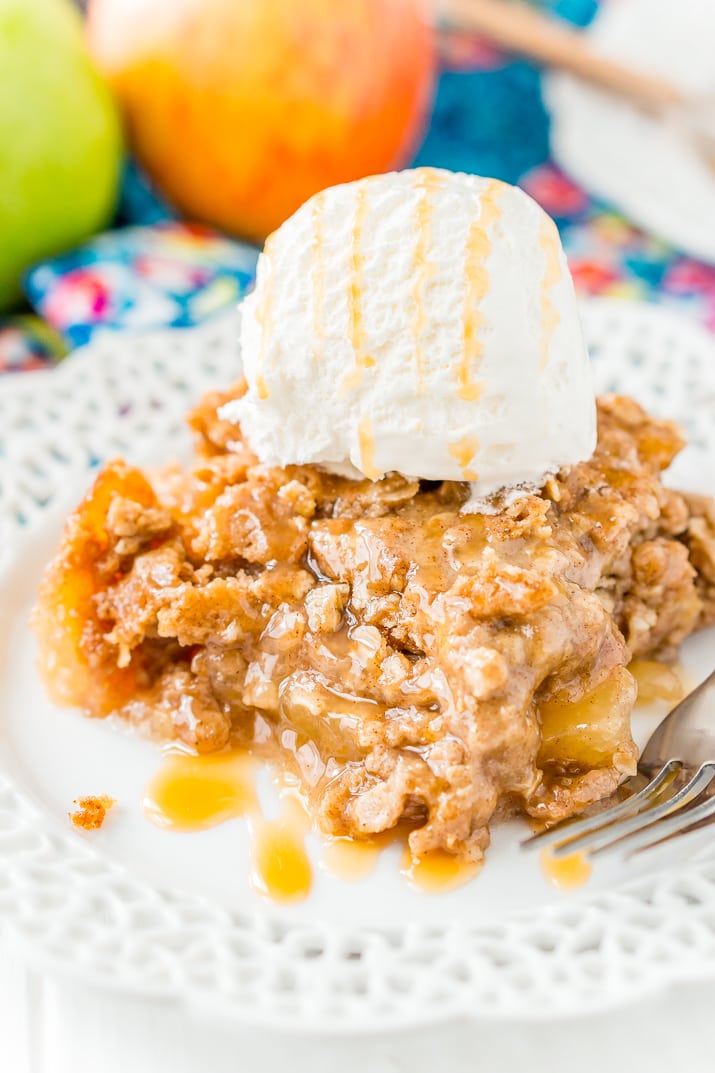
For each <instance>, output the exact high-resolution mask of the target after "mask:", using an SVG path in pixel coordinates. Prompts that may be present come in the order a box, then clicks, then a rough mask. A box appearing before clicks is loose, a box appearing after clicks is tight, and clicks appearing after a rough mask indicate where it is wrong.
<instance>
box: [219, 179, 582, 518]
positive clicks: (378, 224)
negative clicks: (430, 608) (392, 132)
mask: <svg viewBox="0 0 715 1073" xmlns="http://www.w3.org/2000/svg"><path fill="white" fill-rule="evenodd" d="M242 310H243V312H242V317H241V347H242V355H243V363H244V372H245V376H246V380H247V382H248V391H247V394H246V395H245V396H244V397H243V398H241V399H239V400H237V401H235V402H232V403H229V404H228V405H227V406H225V407H224V409H223V412H222V416H224V417H226V418H228V419H230V420H234V421H239V422H240V424H241V428H242V431H243V434H244V436H245V437H246V439H247V441H248V443H249V444H250V446H251V448H252V449H253V450H254V451H255V453H256V454H257V455H258V457H259V458H260V459H261V460H263V461H264V462H267V463H269V464H277V465H287V464H290V463H301V464H302V463H321V464H323V465H324V466H326V467H328V468H332V469H335V470H337V471H338V472H344V473H347V474H349V475H353V476H358V477H360V476H362V475H364V476H365V477H368V478H370V479H373V480H375V479H378V478H379V477H381V476H382V475H383V474H384V473H385V472H387V471H388V470H396V471H399V472H401V473H404V474H407V475H410V476H416V477H422V478H430V479H435V480H460V481H469V482H471V483H472V485H473V489H472V500H471V501H472V503H473V504H475V505H478V504H479V503H480V501H481V500H483V498H484V497H487V496H489V495H491V494H492V493H494V492H496V491H499V490H502V489H505V488H507V489H508V488H515V487H519V486H525V487H532V488H533V487H535V486H541V485H542V484H543V482H544V480H545V477H546V476H547V475H548V474H550V473H553V472H555V471H556V470H557V469H559V468H560V467H561V466H564V465H567V464H570V463H575V462H578V461H581V460H583V459H585V458H588V457H589V456H590V455H591V453H592V451H593V449H594V446H595V440H596V416H595V400H594V393H593V388H592V384H591V373H590V367H589V361H588V356H587V353H586V349H585V346H584V342H583V337H582V334H581V327H580V324H579V318H578V312H577V308H576V300H575V296H574V290H573V283H572V280H571V276H570V274H569V270H568V267H567V265H566V260H565V258H564V253H563V250H562V248H561V243H560V240H559V236H558V232H557V230H556V227H555V225H554V223H553V221H552V220H551V219H550V218H549V217H548V216H547V215H546V214H545V213H544V212H543V211H542V210H541V209H540V208H539V206H538V205H537V204H536V202H534V201H533V200H532V199H531V198H530V197H528V196H527V195H526V194H525V193H523V192H522V191H521V190H519V189H517V188H516V187H513V186H509V185H507V184H505V183H502V182H499V181H497V180H495V179H483V178H480V177H478V176H474V175H460V174H454V173H452V172H448V171H441V170H437V169H433V168H418V169H415V170H412V171H402V172H396V173H393V174H388V175H380V176H376V177H373V178H368V179H362V180H360V181H358V182H352V183H347V184H345V185H342V186H335V187H332V188H330V189H328V190H324V191H323V192H322V193H320V194H317V195H316V196H315V197H313V198H311V199H310V200H309V201H307V202H306V203H305V204H304V205H303V206H302V207H301V208H300V209H298V211H297V212H296V213H295V214H294V215H293V216H291V217H290V219H289V220H287V221H286V222H285V223H284V224H283V225H282V226H281V227H280V228H279V229H278V230H277V231H276V232H275V233H274V234H273V235H271V236H270V238H269V239H268V241H267V242H266V246H265V249H264V251H263V253H262V255H261V257H260V259H259V263H258V272H257V281H256V288H255V290H254V292H253V293H252V294H251V295H250V296H249V297H248V298H247V299H246V300H245V301H244V303H243V307H242Z"/></svg>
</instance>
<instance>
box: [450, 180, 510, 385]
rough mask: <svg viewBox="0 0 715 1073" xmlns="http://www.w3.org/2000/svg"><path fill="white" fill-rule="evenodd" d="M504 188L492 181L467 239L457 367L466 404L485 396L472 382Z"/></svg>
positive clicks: (480, 354)
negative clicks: (491, 232)
mask: <svg viewBox="0 0 715 1073" xmlns="http://www.w3.org/2000/svg"><path fill="white" fill-rule="evenodd" d="M503 191H504V184H503V183H501V182H499V180H498V179H492V181H491V182H490V183H489V185H488V186H487V188H486V190H485V192H484V194H483V195H482V211H481V213H480V215H479V217H478V218H477V219H476V220H475V221H474V222H473V224H472V226H471V227H470V229H469V234H468V236H467V260H466V264H465V282H466V287H465V292H464V315H463V335H462V357H461V360H460V362H459V365H458V367H457V383H458V387H457V395H458V396H459V398H460V399H464V400H465V401H466V402H474V401H475V400H476V399H478V398H479V396H480V395H481V394H482V390H483V389H482V387H481V385H480V384H478V383H477V382H476V381H475V380H474V379H473V373H474V370H475V369H476V368H478V366H479V363H480V361H481V358H482V354H483V351H484V346H483V343H482V341H481V339H480V338H479V333H480V330H481V328H482V326H483V324H484V314H483V313H482V311H481V309H480V306H481V302H482V299H483V298H484V295H485V294H486V292H487V289H488V287H489V273H488V272H487V269H486V260H487V257H488V256H489V253H490V251H491V248H492V243H491V240H490V238H489V230H490V229H491V228H492V227H493V226H494V224H495V223H496V222H497V220H498V219H499V217H500V216H501V207H500V206H499V200H500V197H501V195H502V194H503Z"/></svg>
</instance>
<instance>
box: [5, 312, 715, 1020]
mask: <svg viewBox="0 0 715 1073" xmlns="http://www.w3.org/2000/svg"><path fill="white" fill-rule="evenodd" d="M584 312H585V322H586V328H587V334H588V336H589V339H590V341H591V347H592V352H593V354H594V357H595V362H596V371H597V378H598V380H599V382H600V385H601V387H603V388H605V389H612V388H622V389H624V390H627V391H629V392H631V393H632V394H634V395H635V396H636V397H638V398H640V399H641V400H642V401H643V402H644V403H646V404H647V405H648V406H649V408H650V409H651V410H653V411H655V412H658V413H661V414H667V415H670V416H674V417H676V418H678V419H680V420H682V421H683V422H684V423H685V424H686V425H687V426H688V430H689V434H690V435H691V439H692V445H691V446H690V447H689V448H688V450H687V451H686V452H685V453H684V456H683V459H682V461H681V462H680V463H679V464H678V470H679V472H678V473H677V474H676V476H677V478H678V480H679V481H680V482H681V483H684V484H688V485H690V486H691V487H696V488H704V489H707V488H708V486H709V489H710V490H711V491H715V480H714V479H713V474H714V471H715V421H714V420H713V416H714V415H715V345H714V344H713V340H712V338H711V337H710V336H708V335H706V334H705V333H703V332H701V331H700V330H699V329H697V328H695V327H693V326H692V325H690V324H688V323H687V322H684V321H682V320H679V319H676V318H674V317H673V316H672V315H671V314H664V313H662V312H660V311H658V310H657V309H654V308H652V307H641V306H628V305H625V304H621V303H610V302H603V301H600V302H591V303H589V304H588V305H587V306H586V307H585V310H584ZM234 340H235V324H234V321H233V318H232V317H228V318H224V319H222V320H219V321H214V322H212V323H211V324H210V325H209V326H208V327H205V328H202V329H200V330H195V331H184V332H170V333H162V334H158V335H147V336H130V335H110V336H106V337H104V338H103V339H101V340H100V341H98V342H97V343H95V344H93V345H92V346H91V347H89V348H87V349H86V350H84V351H83V352H80V353H78V354H76V355H75V356H73V357H72V358H71V359H69V360H68V361H67V362H66V363H65V364H64V365H63V366H62V367H61V368H60V369H59V370H57V371H56V372H53V373H51V374H37V375H35V374H33V375H27V376H22V377H19V378H16V379H7V380H4V381H2V383H1V384H0V524H3V525H4V532H3V534H2V540H1V542H0V548H1V549H2V552H3V554H4V559H5V563H4V571H3V572H2V575H1V576H0V600H1V601H2V602H1V604H0V606H1V607H2V617H1V620H0V653H1V655H0V661H1V662H0V672H1V673H0V923H1V924H2V925H3V926H4V931H5V932H6V933H7V934H9V935H11V936H12V937H14V938H15V939H17V940H20V941H22V942H23V943H24V945H25V948H26V949H27V951H28V953H29V954H30V955H31V956H33V957H34V958H36V959H38V960H39V961H40V963H41V964H44V965H51V966H53V967H55V968H59V969H61V970H63V971H65V972H72V973H75V974H78V975H79V976H81V977H82V978H84V979H91V980H94V981H96V982H97V983H101V984H103V985H108V986H113V987H119V988H122V989H125V990H128V991H131V992H133V993H140V994H141V993H145V994H154V995H161V996H166V997H168V996H174V997H179V998H181V999H183V1000H184V1001H185V1002H187V1003H188V1004H190V1005H191V1006H192V1007H194V1008H196V1007H200V1008H204V1009H206V1010H208V1011H211V1012H213V1013H222V1014H227V1015H229V1016H231V1017H233V1018H234V1019H235V1018H244V1019H248V1020H251V1021H254V1022H262V1023H271V1024H275V1025H277V1024H282V1025H287V1024H291V1025H294V1026H300V1027H302V1028H304V1029H306V1030H308V1029H316V1030H317V1029H320V1030H321V1031H325V1030H326V1028H327V1029H328V1030H332V1031H355V1030H356V1028H358V1027H360V1026H364V1027H366V1028H368V1027H370V1028H378V1027H381V1028H388V1027H396V1026H398V1025H406V1024H416V1023H419V1024H422V1025H424V1024H426V1023H429V1022H430V1021H435V1020H439V1019H444V1018H446V1017H452V1016H456V1015H464V1014H475V1015H477V1014H478V1015H480V1016H505V1015H520V1016H530V1017H544V1016H549V1015H554V1014H563V1013H564V1012H568V1011H574V1012H575V1011H580V1010H584V1009H586V1008H588V1009H594V1008H596V1007H604V1006H607V1005H612V1004H614V1003H620V1002H622V1001H624V1000H625V999H628V998H633V997H635V996H636V995H637V994H641V993H643V992H644V991H648V990H653V989H654V988H657V987H660V986H662V985H664V984H666V983H667V982H669V981H672V980H674V979H677V978H684V977H687V978H691V977H697V976H701V975H703V974H707V975H713V976H715V958H713V948H714V946H715V938H714V937H713V928H714V927H715V865H714V864H713V863H712V861H710V860H708V859H704V860H702V861H700V862H698V863H693V860H692V856H693V853H694V851H695V849H699V848H700V847H701V845H702V843H703V839H704V838H705V837H706V836H703V835H700V836H699V837H698V839H697V841H696V842H695V843H693V842H690V843H688V846H687V856H688V858H689V860H688V864H687V866H684V867H683V868H682V869H681V870H679V871H674V870H673V869H672V868H671V869H670V871H669V872H666V873H659V872H658V871H657V868H658V867H659V863H660V862H659V861H658V860H657V859H655V858H652V857H651V858H648V859H647V860H645V861H644V862H643V863H642V864H641V869H642V871H641V873H640V874H639V875H635V873H632V872H630V871H628V870H627V869H626V868H625V866H621V865H618V866H615V869H612V871H611V872H610V873H597V874H596V875H595V876H594V878H593V880H592V881H591V882H590V883H589V884H588V886H587V887H586V888H584V889H583V890H582V891H580V892H577V893H573V894H570V895H569V894H563V893H559V892H557V891H554V890H553V889H552V888H551V887H550V886H548V885H547V883H546V882H545V880H544V879H543V878H542V876H541V873H540V871H539V868H538V864H537V862H536V861H535V860H534V859H533V858H531V857H528V856H526V855H523V854H521V853H520V852H519V851H518V850H517V845H516V842H517V837H518V834H519V833H520V830H521V829H520V828H518V826H510V827H502V828H498V829H497V830H496V831H495V832H494V836H495V837H494V845H493V847H492V849H491V850H490V852H489V856H488V860H487V865H486V867H485V869H484V871H483V873H482V874H481V876H480V877H479V878H478V879H477V880H475V881H474V882H473V883H471V884H469V885H468V886H465V887H463V888H461V889H460V890H458V891H455V892H453V893H451V894H445V895H440V896H428V895H424V894H419V893H417V892H415V891H412V890H411V889H410V888H408V887H407V886H406V884H405V883H404V881H403V880H402V879H401V877H400V876H399V874H398V869H397V860H396V851H395V854H393V853H391V852H390V851H389V850H388V851H386V852H385V853H384V854H383V856H382V858H381V861H380V864H379V867H378V871H377V873H376V874H375V875H374V876H373V877H370V878H369V879H366V880H364V881H362V882H359V883H347V882H345V881H341V880H338V879H335V878H332V877H330V876H329V875H327V874H325V873H323V872H321V871H319V870H318V871H317V880H316V885H315V890H314V892H313V893H312V894H311V896H310V898H309V899H308V900H307V901H306V902H305V903H303V904H302V905H299V906H296V907H291V908H279V907H276V906H270V905H266V904H264V903H262V902H260V901H259V900H258V898H257V896H256V895H255V894H253V892H252V891H251V889H250V886H249V884H248V881H247V872H248V868H247V859H248V850H247V842H246V833H245V829H244V827H243V824H242V821H240V820H235V821H231V822H230V823H227V824H224V825H223V826H222V827H219V828H215V829H214V830H212V831H209V832H204V833H201V834H176V833H169V832H162V831H159V830H158V829H156V828H154V827H153V826H151V825H150V824H149V823H148V822H147V821H146V820H145V818H144V817H143V815H142V812H141V798H142V790H143V787H144V785H145V783H146V781H147V780H148V778H149V776H150V775H151V774H152V773H153V771H154V770H155V769H156V767H157V764H158V750H157V749H156V747H155V746H153V745H151V744H149V743H147V742H143V741H140V740H137V739H136V738H133V737H132V736H130V735H129V734H127V733H126V732H122V731H121V730H119V729H117V728H113V727H110V726H108V725H106V724H104V723H100V722H93V721H90V720H86V719H83V718H82V717H81V716H79V715H78V714H77V713H74V712H71V711H63V710H57V709H55V708H53V706H52V705H51V704H50V703H49V702H48V701H47V699H46V698H45V695H44V693H43V690H42V688H41V686H40V684H39V681H38V678H37V675H36V673H35V670H34V666H33V659H34V648H33V643H32V639H31V636H30V633H29V630H28V627H27V615H28V609H29V607H30V605H31V602H32V600H33V598H34V590H35V588H36V585H37V581H38V578H39V576H40V573H41V570H42V567H43V565H44V563H45V562H46V560H47V558H48V556H49V555H50V554H51V552H52V550H53V547H54V546H55V544H56V541H57V539H58V534H59V529H60V526H61V520H62V518H63V516H64V514H65V512H66V510H67V507H68V505H69V504H71V503H74V502H75V501H76V499H77V497H78V495H79V494H80V492H81V491H82V490H83V489H84V488H85V487H86V485H87V483H88V482H89V480H90V479H91V473H90V470H89V464H90V463H91V462H92V461H95V462H96V460H98V459H104V458H107V457H110V456H112V455H115V454H117V453H122V454H125V455H128V456H129V457H130V458H134V459H137V460H139V461H156V459H157V458H158V457H162V456H163V457H164V458H167V459H168V458H170V457H172V456H176V455H177V454H179V455H181V454H183V453H185V451H186V449H187V440H186V437H185V436H184V433H183V432H182V430H181V418H182V415H183V413H184V411H185V410H186V409H187V407H188V405H189V404H190V403H191V401H192V400H193V399H194V398H196V396H197V395H198V394H199V393H200V392H201V391H202V390H204V389H205V388H209V387H213V386H216V385H218V384H226V383H228V382H230V381H231V379H232V378H233V377H234V376H235V375H236V372H237V367H238V356H237V353H236V349H235V343H234ZM712 650H713V632H712V631H708V632H707V633H703V634H701V635H699V636H698V637H696V638H694V639H692V640H691V641H690V642H689V643H688V644H687V646H686V648H685V653H684V662H685V664H686V667H687V669H688V671H689V673H690V674H691V675H692V677H693V678H694V679H699V678H702V677H704V675H705V674H706V673H707V671H708V670H709V669H710V666H711V663H712ZM653 718H654V717H653V716H650V717H645V718H644V719H641V724H644V723H645V724H650V725H652V723H653ZM648 729H649V726H648V725H641V727H640V732H641V733H647V732H648ZM84 793H109V794H111V795H112V796H114V797H116V798H117V800H118V801H119V806H118V808H117V809H116V812H115V813H113V814H112V815H111V822H108V823H107V824H106V826H105V827H104V828H103V829H102V830H101V831H98V832H94V833H91V834H83V833H80V832H75V831H74V830H73V829H72V828H71V827H70V825H69V822H68V820H67V818H66V812H67V809H68V807H69V805H70V803H71V801H72V799H73V798H75V797H76V796H78V795H79V794H84ZM624 884H625V886H624Z"/></svg>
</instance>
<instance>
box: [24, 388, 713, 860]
mask: <svg viewBox="0 0 715 1073" xmlns="http://www.w3.org/2000/svg"><path fill="white" fill-rule="evenodd" d="M242 390H243V389H242V387H238V388H237V389H236V391H235V392H234V393H233V394H213V395H210V396H207V397H206V398H205V399H204V401H203V402H202V403H201V405H200V406H199V407H198V408H197V410H196V411H195V412H194V413H193V415H191V417H190V424H191V426H192V428H193V429H194V432H195V434H196V441H197V457H196V461H195V462H194V464H193V465H192V466H191V468H190V469H189V470H188V471H181V470H179V469H176V468H173V469H169V470H167V471H165V472H163V473H160V474H158V475H154V476H152V478H151V479H149V477H147V476H146V475H144V474H143V473H142V472H140V471H139V470H137V469H134V468H132V467H129V466H127V465H126V464H124V463H123V462H120V461H117V462H113V463H110V464H109V465H107V466H106V467H105V468H104V469H103V470H102V472H101V473H100V475H99V476H98V478H97V481H96V482H95V485H94V487H93V489H92V490H91V491H90V493H89V494H88V496H87V497H86V499H85V500H84V502H83V503H82V504H81V505H80V507H79V508H78V510H77V511H76V512H75V514H74V515H73V516H72V517H71V518H70V520H69V523H68V526H67V529H66V532H65V535H64V538H63V541H62V544H61V547H60V549H59V551H58V553H57V556H56V557H55V559H54V561H53V562H52V563H51V565H50V566H49V567H48V570H47V573H46V575H45V578H44V580H43V583H42V587H41V592H40V599H39V603H38V607H37V609H36V612H35V627H36V630H37V634H38V638H39V642H40V659H41V665H42V667H43V670H44V673H45V677H46V679H47V684H48V688H49V690H50V692H51V693H52V695H53V697H54V698H55V699H56V700H57V701H59V702H61V703H64V704H73V705H79V706H81V707H83V708H84V709H85V710H86V711H87V712H88V714H90V715H93V716H100V717H102V716H107V715H109V714H112V713H115V714H118V715H120V716H122V717H123V718H125V719H127V720H129V721H130V722H131V723H133V724H134V725H135V726H137V727H138V728H140V729H141V730H142V731H143V732H144V733H146V734H149V735H151V736H152V737H154V738H156V739H158V740H161V741H168V740H172V739H179V740H180V741H181V742H183V743H185V745H187V746H189V747H190V748H192V749H195V750H196V751H198V752H212V751H215V750H219V749H222V748H224V747H225V746H226V745H227V744H228V743H229V741H231V742H232V743H239V744H242V745H245V746H247V747H250V748H251V749H253V750H254V751H255V752H256V753H258V754H259V755H265V756H267V757H270V758H272V759H276V758H279V759H280V762H281V763H283V764H285V765H286V766H288V767H289V768H290V769H291V770H293V771H294V772H295V773H296V774H297V775H298V776H299V778H300V781H301V785H302V787H303V790H304V792H305V795H306V797H307V799H308V801H309V803H310V806H311V808H312V810H313V812H314V815H315V816H316V818H317V822H318V823H319V825H320V827H321V828H322V829H323V830H324V831H326V832H328V833H331V834H335V835H349V836H352V837H354V838H366V837H370V836H371V835H373V834H376V833H378V832H381V831H385V830H387V829H389V828H392V827H394V826H395V825H397V824H398V823H400V822H403V823H406V824H408V825H409V827H410V828H411V831H410V834H409V841H410V848H411V850H412V853H413V854H414V855H415V856H416V857H419V856H421V855H423V854H424V853H425V852H427V851H429V850H433V849H442V850H447V851H448V852H451V853H458V854H463V855H465V856H467V857H469V858H471V859H473V860H479V859H480V858H481V856H482V854H483V852H484V850H485V848H486V846H487V845H488V841H489V833H488V825H489V823H490V821H491V820H492V818H493V817H495V816H499V815H503V814H507V813H513V812H517V813H526V814H528V815H531V816H534V817H538V818H539V819H541V820H544V821H547V822H548V821H554V820H557V819H560V818H563V817H565V816H568V815H570V814H571V813H573V812H575V811H578V810H579V809H581V808H583V807H585V806H586V805H588V804H590V803H592V802H594V801H596V800H599V799H600V798H602V797H604V796H606V795H608V794H609V793H611V792H612V790H613V789H614V788H615V786H616V785H617V783H618V782H619V781H620V779H621V778H622V777H623V776H624V775H626V774H629V773H631V772H632V771H633V770H634V768H635V762H636V755H637V754H636V749H635V746H634V743H633V741H632V738H631V733H630V714H631V709H632V707H633V703H634V699H635V692H636V687H635V683H634V680H633V677H632V676H631V674H630V673H629V671H628V669H627V667H628V663H629V661H630V660H631V659H632V658H633V657H641V658H649V657H656V658H659V659H668V658H671V657H672V656H673V655H674V654H675V652H676V650H677V647H678V645H679V644H680V642H681V641H682V640H683V639H684V638H685V637H686V636H687V635H688V634H689V633H691V632H692V631H693V630H695V629H697V628H699V627H701V626H704V625H706V624H709V623H712V622H713V621H715V508H714V507H713V504H712V503H711V501H709V500H707V499H706V498H704V497H701V496H694V495H680V494H678V493H676V492H674V491H671V490H669V489H667V488H665V487H664V486H663V484H662V483H661V479H660V474H661V471H662V470H663V469H665V468H666V467H667V466H668V465H669V463H670V462H671V461H672V459H673V457H674V456H675V455H676V454H677V452H678V451H679V450H680V448H681V447H682V440H681V438H680V435H679V433H678V431H677V430H676V428H675V426H673V425H672V424H670V423H669V422H664V421H656V420H653V419H651V418H649V417H648V416H647V415H646V414H645V413H644V412H643V411H642V409H641V408H640V407H639V406H638V405H637V404H636V403H635V402H633V401H632V400H630V399H628V398H624V397H615V396H609V397H605V398H602V399H601V400H600V401H599V407H598V410H599V438H598V446H597V448H596V451H595V454H594V455H593V457H592V458H591V459H590V460H589V461H588V462H585V463H581V464H579V465H576V466H573V467H570V468H568V469H566V470H563V471H562V472H561V473H560V474H558V475H557V476H556V477H554V478H551V479H549V481H548V482H547V484H546V486H545V488H544V489H543V491H542V492H541V493H540V494H533V495H528V496H526V497H524V498H522V499H520V500H518V501H517V502H515V503H512V504H510V505H508V506H506V507H505V508H504V509H503V510H501V511H500V512H499V513H497V514H493V515H470V514H464V513H460V508H461V507H462V506H463V504H464V502H465V500H466V498H467V495H468V485H466V484H462V483H456V482H440V483H438V482H418V481H412V480H407V479H405V478H403V477H401V476H399V475H397V474H390V475H388V476H386V477H385V478H384V479H383V480H381V481H379V482H375V483H373V482H370V481H367V480H365V481H353V480H348V479H346V478H341V477H338V476H335V475H331V474H327V473H325V472H323V471H322V470H321V469H319V468H318V467H315V466H289V467H287V468H276V467H268V466H265V465H261V464H260V463H258V461H257V459H256V458H255V456H253V455H252V454H251V452H250V450H249V449H248V447H247V446H246V445H245V444H244V443H243V441H242V440H241V439H240V433H239V432H238V430H237V427H236V426H235V425H233V424H231V423H229V422H226V421H223V420H221V419H220V418H219V416H218V413H217V411H218V409H219V408H220V406H221V405H222V404H223V403H225V402H226V401H228V400H229V399H230V398H232V397H236V395H237V394H239V393H240V392H241V391H242Z"/></svg>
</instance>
